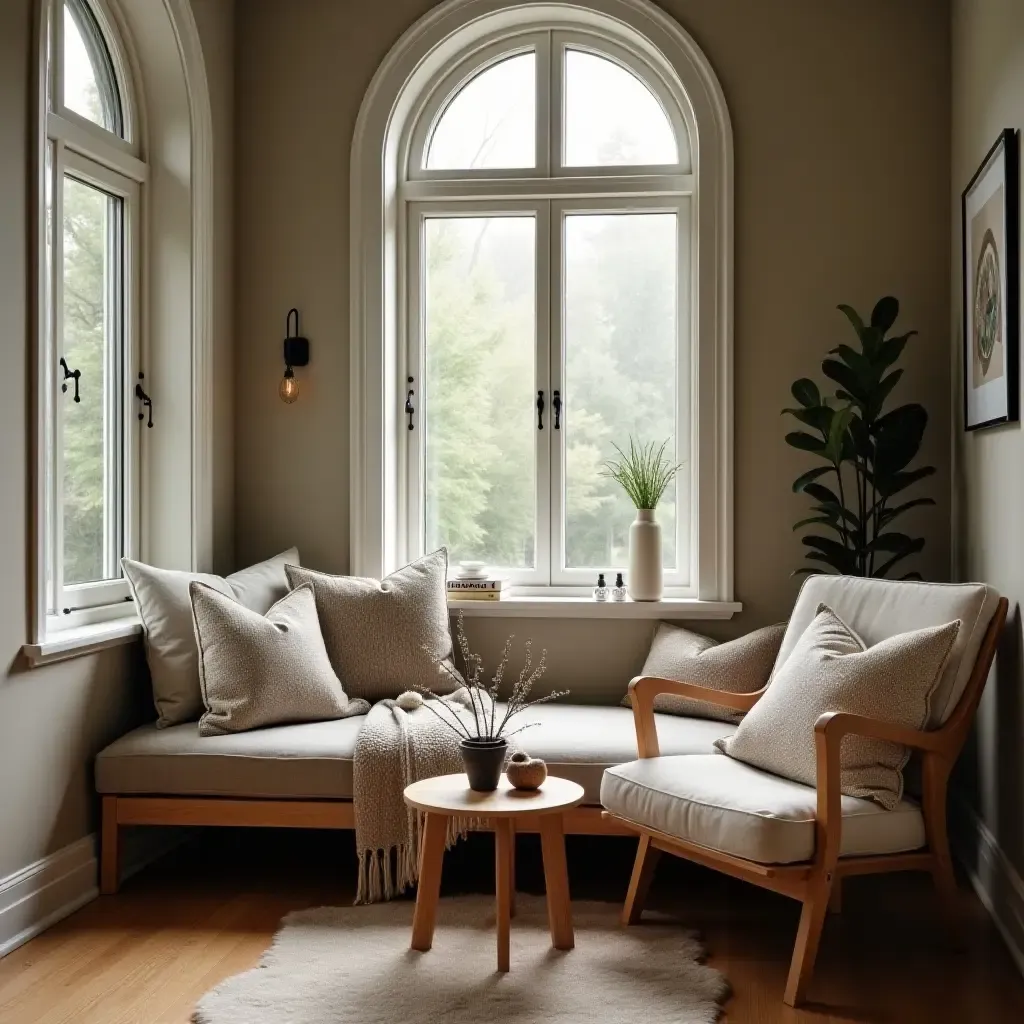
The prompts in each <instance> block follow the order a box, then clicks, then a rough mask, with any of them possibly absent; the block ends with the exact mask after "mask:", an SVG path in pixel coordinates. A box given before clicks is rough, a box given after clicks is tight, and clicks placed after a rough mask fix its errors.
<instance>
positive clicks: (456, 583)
mask: <svg viewBox="0 0 1024 1024" xmlns="http://www.w3.org/2000/svg"><path fill="white" fill-rule="evenodd" d="M504 583H505V581H504V580H500V579H494V578H492V577H489V576H485V577H475V576H474V577H473V578H472V579H466V578H456V579H451V580H449V581H448V597H449V599H450V600H452V601H500V600H501V588H502V586H503V585H504Z"/></svg>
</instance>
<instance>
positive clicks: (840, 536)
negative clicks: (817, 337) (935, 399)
mask: <svg viewBox="0 0 1024 1024" xmlns="http://www.w3.org/2000/svg"><path fill="white" fill-rule="evenodd" d="M838 308H839V310H840V311H841V312H842V313H843V314H844V315H845V316H846V319H847V320H849V322H850V325H851V326H852V328H853V330H854V332H855V333H856V335H857V341H858V343H859V344H858V345H857V346H856V347H854V346H852V345H845V344H843V345H838V346H836V348H834V349H832V350H831V352H829V354H828V357H827V358H826V359H825V360H824V362H823V363H822V364H821V369H822V373H824V375H825V376H826V377H827V378H828V379H829V381H830V382H831V384H832V385H833V389H832V390H833V393H832V394H831V395H823V394H822V392H821V390H820V389H819V387H818V385H817V384H816V383H815V382H814V381H813V380H811V379H810V378H808V377H801V378H800V380H798V381H795V382H794V384H793V386H792V388H791V391H792V394H793V398H794V399H796V402H797V405H796V406H795V407H793V408H789V409H784V410H783V414H784V415H788V416H792V417H793V418H795V419H796V420H798V421H799V423H800V424H801V426H802V427H803V428H805V429H800V430H795V431H792V432H791V433H788V434H787V435H786V442H787V444H789V445H791V446H792V447H794V448H799V449H801V450H802V451H806V452H809V453H811V454H812V455H814V456H816V457H817V458H818V459H819V460H820V461H821V463H822V464H821V465H818V466H815V467H814V468H812V469H809V470H807V471H806V472H805V473H801V474H800V476H798V477H797V478H796V480H794V481H793V490H794V491H795V492H797V493H802V494H806V495H807V496H808V497H809V498H810V499H811V500H812V501H813V502H814V504H813V505H812V506H811V510H810V511H811V512H812V513H813V514H812V515H810V516H808V517H807V518H805V519H801V520H800V521H799V522H798V523H796V524H795V525H794V526H793V529H794V530H802V529H805V528H810V529H811V532H809V533H807V534H805V535H804V537H803V543H804V545H805V546H806V547H807V548H808V549H809V550H808V551H807V553H806V557H807V560H808V561H810V562H813V563H814V564H813V565H810V566H805V567H803V568H801V569H798V570H797V572H798V573H809V572H821V571H822V567H823V566H824V567H827V569H831V570H833V571H835V572H837V573H842V574H844V575H847V576H875V577H888V576H890V575H891V574H893V572H894V570H896V571H897V572H898V567H899V566H900V563H902V562H903V561H904V559H906V558H908V557H909V556H911V555H915V554H917V553H919V552H920V551H921V550H922V549H923V548H924V538H923V537H911V536H909V535H908V534H906V533H903V532H901V531H900V530H899V529H896V528H893V523H894V522H895V521H896V520H897V519H899V518H900V517H901V516H902V515H903V514H904V513H906V512H909V511H910V510H911V509H912V508H918V507H920V506H922V505H934V504H935V501H934V499H932V498H929V497H920V496H919V497H909V498H908V497H907V495H906V493H905V492H906V491H907V490H908V489H909V488H911V487H913V486H914V485H915V484H916V483H918V482H919V481H921V480H923V479H925V477H928V476H931V475H932V474H933V473H934V472H935V467H934V466H915V467H913V468H912V467H911V463H913V462H914V460H915V459H916V458H917V455H918V452H919V450H920V448H921V440H922V438H923V437H924V430H925V427H926V426H927V423H928V413H927V412H926V411H925V409H924V407H923V406H921V405H918V404H916V403H910V404H907V405H898V406H896V407H895V408H891V409H887V408H886V403H887V401H888V399H889V398H890V396H891V395H892V392H893V390H894V388H895V387H896V385H897V384H898V383H899V381H900V378H901V377H902V376H903V370H902V369H897V368H895V364H896V363H897V362H898V361H899V358H900V356H901V355H902V353H903V349H904V347H905V346H906V344H907V342H908V341H909V340H910V339H911V338H912V337H913V336H914V335H915V334H917V331H908V332H906V333H905V334H892V335H890V333H889V332H890V331H891V329H892V327H893V325H894V324H895V322H896V318H897V316H898V315H899V309H900V305H899V302H898V301H897V300H896V299H894V298H893V297H892V296H891V295H890V296H886V297H885V298H883V299H880V300H879V301H878V303H877V304H876V305H875V308H874V309H873V310H872V311H871V318H870V320H869V321H868V322H867V323H865V322H864V321H863V319H862V318H861V317H860V315H859V314H858V313H857V311H856V310H855V309H853V308H852V307H851V306H839V307H838ZM900 578H901V579H920V578H921V577H920V573H917V572H907V573H904V574H903V575H902V576H900Z"/></svg>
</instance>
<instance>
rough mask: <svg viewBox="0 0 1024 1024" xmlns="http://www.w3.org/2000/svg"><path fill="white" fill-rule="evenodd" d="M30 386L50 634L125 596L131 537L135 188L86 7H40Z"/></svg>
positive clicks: (118, 69)
mask: <svg viewBox="0 0 1024 1024" xmlns="http://www.w3.org/2000/svg"><path fill="white" fill-rule="evenodd" d="M47 15H48V16H47V18H46V25H47V41H48V46H47V75H46V82H47V90H46V92H47V113H46V137H47V143H46V154H45V183H44V188H45V204H44V210H43V222H42V224H41V226H40V230H41V234H42V236H43V237H42V244H41V246H40V251H41V253H42V255H43V266H42V267H41V276H42V278H43V280H44V282H45V288H44V289H43V290H42V294H41V307H42V308H41V310H40V323H41V325H42V326H43V328H44V330H43V331H42V337H41V344H40V364H39V377H40V380H41V382H42V390H41V398H42V404H43V406H44V423H43V427H44V430H45V433H46V442H47V443H46V446H45V465H44V467H43V469H44V473H45V478H46V500H45V516H44V522H45V529H44V538H43V545H42V546H43V549H44V550H43V561H44V563H45V566H46V573H45V581H43V584H44V589H45V606H46V607H45V611H46V614H47V616H48V618H49V619H51V620H53V625H54V628H56V627H59V626H65V625H67V624H69V623H73V622H76V621H85V620H88V619H89V618H90V616H92V615H95V614H97V613H99V612H102V610H103V609H110V608H113V609H116V608H118V607H122V606H121V605H120V602H123V601H125V600H127V599H129V594H128V589H127V585H126V582H125V580H124V579H123V576H122V572H121V557H122V556H123V555H130V554H133V553H134V552H135V551H136V546H137V544H138V533H139V447H140V442H139V426H140V424H139V422H138V420H137V419H136V416H135V412H136V405H137V404H138V403H137V399H136V396H135V391H134V388H135V385H136V383H138V367H139V333H140V332H139V314H140V302H141V249H140V245H139V237H140V234H139V232H140V221H141V208H140V190H141V188H142V187H143V184H144V182H145V180H146V177H147V168H146V165H145V163H144V162H143V160H142V159H140V157H141V146H140V141H139V138H138V130H137V126H138V119H137V117H136V116H135V106H134V95H133V90H132V88H131V83H130V81H129V80H128V76H127V70H126V69H127V63H126V61H125V59H124V52H123V49H122V46H121V43H120V40H119V39H118V36H117V34H116V31H115V23H114V21H113V19H112V17H111V16H110V13H109V12H108V11H107V10H106V9H105V8H104V7H103V6H101V4H100V3H98V2H96V0H52V2H50V4H49V7H48V10H47Z"/></svg>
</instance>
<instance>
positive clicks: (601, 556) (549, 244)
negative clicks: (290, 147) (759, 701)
mask: <svg viewBox="0 0 1024 1024" xmlns="http://www.w3.org/2000/svg"><path fill="white" fill-rule="evenodd" d="M631 24H632V25H636V26H643V27H644V31H640V30H639V28H632V27H631ZM652 30H653V31H652ZM669 44H670V45H669ZM666 55H672V56H674V57H675V61H674V62H673V60H671V59H669V57H668V56H666ZM407 62H408V66H409V67H410V68H412V67H413V66H414V62H415V67H414V70H412V72H411V74H407V73H405V67H406V64H407ZM694 90H696V91H697V97H696V100H697V102H694V96H693V91H694ZM716 103H717V106H716ZM385 114H386V120H381V121H380V122H379V123H378V120H377V119H378V118H379V117H381V118H383V117H384V116H385ZM698 140H700V145H698ZM730 144H731V143H730V140H729V128H728V119H727V116H726V114H725V108H724V103H722V102H721V94H720V91H719V90H718V89H717V83H716V82H715V81H714V77H713V75H712V74H711V72H710V69H709V68H708V67H707V65H706V62H704V61H703V59H702V58H700V56H699V51H697V50H696V47H695V46H694V45H693V44H692V41H690V40H688V38H687V37H686V36H685V35H684V34H683V33H682V31H681V30H680V29H679V27H678V26H676V25H674V23H672V22H670V21H669V19H668V18H666V17H665V16H664V15H663V14H662V13H661V12H659V11H657V10H656V9H655V8H653V7H652V5H650V4H647V3H645V2H642V0H598V2H595V3H593V4H591V5H590V7H589V9H584V8H582V7H580V6H579V5H572V6H569V5H560V4H541V3H525V4H517V5H515V6H514V7H506V5H504V4H501V3H498V2H486V0H451V2H449V3H448V4H445V5H442V7H441V8H439V9H438V10H437V11H435V12H433V13H432V15H430V16H428V18H426V19H424V21H423V22H421V23H419V25H418V26H416V27H415V28H414V29H413V30H411V32H410V33H409V34H407V36H406V37H405V38H404V39H403V40H402V41H401V42H400V43H399V44H398V46H396V48H395V50H394V51H392V54H391V55H389V58H388V60H387V61H386V62H385V64H384V65H383V66H382V68H381V70H380V72H378V76H377V78H376V79H375V81H374V84H373V85H372V86H371V89H370V92H369V93H368V94H367V100H366V102H365V103H364V107H363V111H362V115H361V118H360V125H359V128H358V129H357V135H356V141H355V145H354V150H353V221H354V224H353V230H354V237H353V242H354V245H353V264H354V266H353V304H354V315H353V335H352V337H353V369H354V371H355V373H354V391H353V399H354V403H355V404H356V406H357V408H356V410H355V413H354V418H353V430H354V435H355V447H354V450H353V458H354V461H355V467H356V470H357V476H356V481H357V482H356V483H355V484H354V488H353V489H354V491H355V492H356V497H355V498H354V501H353V561H354V563H355V564H354V566H353V568H354V569H355V570H356V571H360V572H363V571H365V572H381V571H387V570H389V569H391V568H393V567H394V566H396V565H398V564H400V563H401V562H402V561H404V560H406V559H411V558H413V557H415V556H416V555H418V554H420V553H422V552H424V551H430V550H433V549H435V548H437V547H440V546H442V545H444V546H446V547H447V548H448V550H449V556H450V558H451V559H452V560H453V561H456V562H457V561H461V560H479V561H483V562H485V563H487V564H488V566H490V567H491V568H492V569H494V570H496V571H497V572H499V573H500V574H502V575H504V576H506V577H507V578H509V579H510V580H511V581H512V582H513V583H515V584H517V585H518V591H517V592H518V593H519V594H520V595H521V596H523V597H524V598H526V597H530V596H535V597H536V596H541V595H545V596H559V595H561V596H574V595H579V594H580V593H583V592H584V590H585V588H589V587H590V586H592V585H593V582H594V580H595V579H596V576H597V573H598V572H599V571H604V572H609V571H613V572H614V571H615V570H616V569H623V568H625V566H626V562H627V552H628V530H629V524H630V522H631V520H632V519H633V517H634V514H635V513H634V510H633V509H632V507H631V506H630V504H629V502H628V500H627V498H626V496H625V495H624V494H623V493H622V491H621V489H620V488H619V487H618V486H617V485H615V484H614V483H613V482H612V481H611V480H610V479H609V478H607V477H606V476H605V475H604V474H603V473H602V463H603V462H604V461H605V460H606V459H607V458H609V457H611V456H612V455H613V454H614V448H613V445H614V444H618V445H620V446H622V447H625V446H627V445H628V443H629V440H630V438H631V437H632V438H634V439H636V440H638V441H640V442H641V443H652V442H653V443H655V444H657V445H660V444H661V443H663V442H664V443H665V445H666V453H667V455H668V457H669V458H671V459H672V460H673V461H674V462H677V463H679V464H680V465H681V467H682V469H681V472H680V473H679V476H678V478H677V482H676V485H675V486H674V487H673V488H672V489H671V490H670V491H669V492H668V493H667V494H666V495H665V497H664V499H663V501H662V504H661V506H660V514H659V516H660V520H661V522H662V528H663V537H664V547H663V555H664V557H663V563H664V566H663V567H664V571H665V581H666V584H667V586H668V587H669V588H670V589H669V591H668V592H669V593H670V594H672V595H674V596H676V597H678V598H683V599H697V598H703V599H706V600H709V601H718V602H727V601H730V600H731V597H732V595H731V585H732V584H731V511H730V510H731V494H730V485H731V452H730V445H731V441H730V424H729V417H730V416H731V407H730V386H731V385H730V380H729V373H730V369H731V367H730V358H729V354H730V348H731V338H730V334H729V309H728V304H729V301H730V286H731V258H730V245H729V242H730V235H729V233H730V230H731V225H730V224H729V210H730V203H731V151H730ZM374 164H376V176H375V177H376V181H377V182H379V183H380V193H379V195H374V194H373V193H374V191H375V188H374V182H373V178H372V177H371V175H372V171H373V165H374ZM367 192H369V193H370V194H369V195H367ZM378 201H379V203H380V207H379V208H380V218H379V220H378V219H376V218H375V216H374V214H373V212H370V213H369V214H367V207H369V209H370V211H373V210H376V209H377V202H378ZM376 265H379V266H380V267H381V276H380V278H377V277H376V275H375V272H374V267H375V266H376ZM378 390H379V393H380V395H381V398H382V402H381V403H380V404H378V403H377V402H376V400H375V395H374V392H375V391H378ZM378 501H379V504H378Z"/></svg>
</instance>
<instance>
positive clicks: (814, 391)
mask: <svg viewBox="0 0 1024 1024" xmlns="http://www.w3.org/2000/svg"><path fill="white" fill-rule="evenodd" d="M790 391H791V392H792V393H793V397H794V398H795V399H796V400H797V401H798V402H799V403H800V404H801V405H802V406H805V407H807V408H809V407H810V406H812V405H821V392H820V391H819V390H818V385H817V384H815V383H814V381H813V380H811V379H810V378H809V377H801V378H800V379H799V380H797V381H794V382H793V386H792V387H791V388H790Z"/></svg>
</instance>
